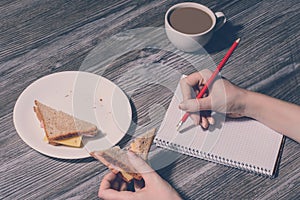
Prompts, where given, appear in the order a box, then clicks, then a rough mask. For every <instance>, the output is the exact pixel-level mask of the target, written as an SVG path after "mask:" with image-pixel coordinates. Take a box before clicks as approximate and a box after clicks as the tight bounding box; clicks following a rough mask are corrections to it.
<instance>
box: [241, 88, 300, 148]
mask: <svg viewBox="0 0 300 200" xmlns="http://www.w3.org/2000/svg"><path fill="white" fill-rule="evenodd" d="M243 101H244V105H245V110H244V114H243V115H245V116H248V117H251V118H253V119H256V120H257V121H260V122H261V123H263V124H265V125H266V126H268V127H270V128H272V129H274V130H276V131H277V132H279V133H282V134H284V135H286V136H287V137H290V138H292V139H293V140H295V141H297V142H298V143H300V106H298V105H295V104H291V103H288V102H285V101H282V100H279V99H275V98H272V97H269V96H266V95H263V94H259V93H255V92H251V91H247V92H246V95H245V96H244V97H243Z"/></svg>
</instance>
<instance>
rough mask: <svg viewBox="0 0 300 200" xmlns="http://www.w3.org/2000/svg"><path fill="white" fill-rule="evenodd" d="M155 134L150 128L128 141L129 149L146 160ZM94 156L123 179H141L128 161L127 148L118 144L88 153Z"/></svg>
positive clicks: (127, 180)
mask: <svg viewBox="0 0 300 200" xmlns="http://www.w3.org/2000/svg"><path fill="white" fill-rule="evenodd" d="M154 136H155V129H152V130H150V131H148V132H146V133H145V134H143V135H141V136H140V137H138V138H136V139H134V140H133V142H131V143H130V145H129V148H127V149H128V150H130V151H133V152H134V153H136V154H137V155H139V156H140V157H141V158H143V159H144V160H147V157H148V153H149V150H150V147H151V145H152V142H153V139H154ZM90 154H91V155H92V156H93V157H94V158H96V159H98V160H99V161H101V162H102V163H103V164H104V165H105V166H107V167H108V168H109V169H110V170H111V171H112V172H113V173H115V174H117V173H120V175H121V176H122V178H123V180H124V181H126V182H130V181H132V180H133V179H136V180H141V179H142V176H141V174H139V173H137V172H136V170H135V169H134V167H133V166H132V164H131V163H130V161H129V159H128V156H127V150H122V149H120V147H119V146H115V147H112V148H109V149H107V150H104V151H94V152H91V153H90Z"/></svg>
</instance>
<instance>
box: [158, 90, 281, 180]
mask: <svg viewBox="0 0 300 200" xmlns="http://www.w3.org/2000/svg"><path fill="white" fill-rule="evenodd" d="M181 101H182V95H181V91H180V86H179V84H178V86H177V88H176V91H175V93H174V96H173V98H172V101H171V103H170V105H169V108H168V110H167V112H166V114H165V117H164V120H163V122H162V124H161V126H160V128H159V130H158V132H157V134H156V137H155V139H154V142H155V144H156V146H158V147H163V148H166V149H169V150H173V151H176V152H180V153H183V154H187V155H190V156H194V157H197V158H201V159H205V160H208V161H212V162H216V163H220V164H224V165H227V166H231V167H235V168H238V169H242V170H246V171H250V172H254V173H258V174H262V175H266V176H270V177H272V176H274V173H275V171H276V166H277V165H278V159H279V155H280V152H281V146H282V144H283V136H282V135H281V134H279V133H277V132H275V131H274V130H272V129H270V128H268V127H266V126H265V125H263V124H261V123H259V122H258V121H255V120H253V119H248V118H239V119H229V118H225V116H224V115H220V114H214V115H215V116H214V117H215V119H216V125H215V126H212V127H210V128H209V129H208V130H203V129H202V128H201V127H200V126H195V125H193V122H192V120H191V119H190V118H189V119H188V120H187V121H186V122H185V123H184V124H183V126H182V127H181V129H180V131H179V132H178V131H177V130H176V124H177V123H178V122H179V120H180V119H181V117H182V116H183V115H184V112H182V111H180V110H179V109H178V105H179V103H180V102H181Z"/></svg>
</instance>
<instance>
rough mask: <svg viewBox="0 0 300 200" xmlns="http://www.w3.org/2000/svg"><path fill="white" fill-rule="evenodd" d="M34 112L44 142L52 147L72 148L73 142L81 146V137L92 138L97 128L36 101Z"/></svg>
mask: <svg viewBox="0 0 300 200" xmlns="http://www.w3.org/2000/svg"><path fill="white" fill-rule="evenodd" d="M34 104H35V106H34V107H33V109H34V112H35V113H36V116H37V118H38V120H39V121H40V123H41V126H42V127H43V128H44V131H45V134H46V140H48V141H49V143H50V144H52V145H58V144H64V145H68V146H73V145H72V144H73V143H72V142H70V141H74V142H75V144H76V145H78V143H79V142H78V141H80V144H81V136H82V135H85V136H94V135H96V134H97V132H98V129H97V127H96V126H95V125H94V124H92V123H89V122H86V121H83V120H80V119H77V118H75V117H73V116H71V115H69V114H67V113H65V112H62V111H58V110H56V109H54V108H51V107H49V106H47V105H45V104H43V103H41V102H39V101H37V100H35V101H34Z"/></svg>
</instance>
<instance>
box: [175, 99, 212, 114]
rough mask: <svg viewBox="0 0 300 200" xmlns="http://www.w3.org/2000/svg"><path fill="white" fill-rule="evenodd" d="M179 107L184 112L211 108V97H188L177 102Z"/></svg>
mask: <svg viewBox="0 0 300 200" xmlns="http://www.w3.org/2000/svg"><path fill="white" fill-rule="evenodd" d="M179 109H181V110H183V111H186V112H198V111H200V110H201V111H203V110H211V98H210V97H209V96H208V97H205V98H201V99H188V100H185V101H182V102H181V103H180V104H179Z"/></svg>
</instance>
